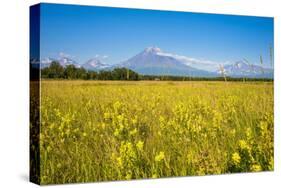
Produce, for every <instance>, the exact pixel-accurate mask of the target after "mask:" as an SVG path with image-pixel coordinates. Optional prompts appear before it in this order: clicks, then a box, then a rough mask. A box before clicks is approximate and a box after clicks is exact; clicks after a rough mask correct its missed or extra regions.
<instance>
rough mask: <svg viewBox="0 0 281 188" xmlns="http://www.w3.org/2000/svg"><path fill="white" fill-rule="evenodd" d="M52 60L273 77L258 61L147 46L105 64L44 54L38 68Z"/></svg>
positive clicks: (91, 66)
mask: <svg viewBox="0 0 281 188" xmlns="http://www.w3.org/2000/svg"><path fill="white" fill-rule="evenodd" d="M52 61H57V62H59V63H60V64H61V65H62V66H64V67H65V66H67V65H74V66H75V67H78V68H81V67H83V68H85V69H86V70H91V71H100V70H111V69H114V68H117V67H119V68H121V67H125V68H129V69H131V70H133V71H135V72H137V73H139V74H143V75H174V76H192V77H218V76H222V75H225V76H230V77H249V78H273V69H272V68H265V67H263V66H260V65H256V64H250V63H249V62H248V61H247V60H240V61H237V62H235V63H227V64H223V65H220V64H218V63H216V62H211V61H202V60H198V59H194V58H188V57H185V56H180V55H176V54H171V53H166V52H163V51H162V50H161V49H160V48H158V47H148V48H145V49H144V50H143V51H142V52H140V53H138V54H136V55H135V56H133V57H131V58H129V59H127V60H125V61H122V62H120V63H116V64H114V65H110V64H106V63H104V62H102V61H101V60H100V59H98V58H93V59H90V60H88V61H87V62H85V63H84V64H80V63H78V62H76V61H75V60H73V59H71V58H70V57H65V56H62V57H59V58H58V59H55V58H45V59H42V60H41V66H40V67H41V68H44V67H48V66H50V64H51V62H52Z"/></svg>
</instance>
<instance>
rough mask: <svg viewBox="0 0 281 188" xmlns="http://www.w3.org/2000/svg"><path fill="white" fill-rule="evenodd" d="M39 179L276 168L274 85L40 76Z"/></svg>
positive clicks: (80, 179) (54, 180) (98, 178)
mask: <svg viewBox="0 0 281 188" xmlns="http://www.w3.org/2000/svg"><path fill="white" fill-rule="evenodd" d="M40 155H41V158H40V176H41V184H54V183H72V182H88V181H108V180H125V179H140V178H160V177H170V176H189V175H205V174H222V173H231V172H255V171H268V170H273V163H274V161H273V83H264V82H249V83H248V82H246V83H242V82H235V83H234V82H157V81H154V82H153V81H139V82H128V81H127V82H126V81H124V82H122V81H104V82H102V81H42V85H41V129H40Z"/></svg>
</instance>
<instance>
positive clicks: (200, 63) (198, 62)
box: [157, 52, 230, 71]
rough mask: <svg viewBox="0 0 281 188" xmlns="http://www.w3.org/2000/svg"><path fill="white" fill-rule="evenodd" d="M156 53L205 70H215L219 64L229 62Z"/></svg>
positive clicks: (227, 62)
mask: <svg viewBox="0 0 281 188" xmlns="http://www.w3.org/2000/svg"><path fill="white" fill-rule="evenodd" d="M157 54H158V55H162V56H168V57H173V58H175V59H178V60H180V61H182V62H184V63H185V64H186V65H188V66H192V67H194V68H197V69H203V70H207V71H216V70H218V69H219V66H220V65H226V64H229V63H230V62H229V61H225V62H217V61H211V60H204V59H197V58H193V57H187V56H182V55H177V54H170V53H164V52H158V53H157Z"/></svg>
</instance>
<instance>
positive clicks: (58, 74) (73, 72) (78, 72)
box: [41, 61, 273, 81]
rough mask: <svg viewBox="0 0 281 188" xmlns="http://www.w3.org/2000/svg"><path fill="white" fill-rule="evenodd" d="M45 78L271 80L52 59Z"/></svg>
mask: <svg viewBox="0 0 281 188" xmlns="http://www.w3.org/2000/svg"><path fill="white" fill-rule="evenodd" d="M41 78H45V79H71V80H75V79H82V80H156V81H158V80H159V81H225V80H227V81H273V79H271V78H233V77H226V78H225V77H191V76H171V75H141V74H138V73H137V72H134V71H132V70H130V69H127V68H115V69H113V70H101V71H90V70H86V69H84V68H83V67H81V68H78V67H75V66H74V65H67V66H65V67H63V66H61V65H60V64H59V63H58V62H56V61H53V62H52V63H51V65H50V66H49V67H45V68H43V69H42V70H41Z"/></svg>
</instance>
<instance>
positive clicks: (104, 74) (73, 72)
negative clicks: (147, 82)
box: [41, 61, 139, 80]
mask: <svg viewBox="0 0 281 188" xmlns="http://www.w3.org/2000/svg"><path fill="white" fill-rule="evenodd" d="M41 78H51V79H71V80H74V79H82V80H139V74H138V73H136V72H134V71H132V70H130V69H126V68H115V69H113V70H101V71H98V72H96V71H89V70H86V69H84V68H83V67H81V68H78V67H75V66H74V65H67V66H65V67H63V66H61V65H60V64H59V63H58V62H55V61H53V62H52V63H51V65H50V66H49V67H45V68H43V69H42V70H41Z"/></svg>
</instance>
